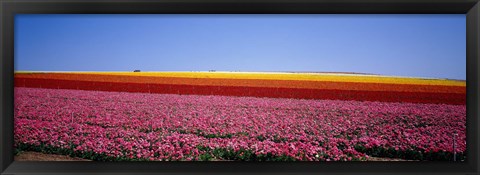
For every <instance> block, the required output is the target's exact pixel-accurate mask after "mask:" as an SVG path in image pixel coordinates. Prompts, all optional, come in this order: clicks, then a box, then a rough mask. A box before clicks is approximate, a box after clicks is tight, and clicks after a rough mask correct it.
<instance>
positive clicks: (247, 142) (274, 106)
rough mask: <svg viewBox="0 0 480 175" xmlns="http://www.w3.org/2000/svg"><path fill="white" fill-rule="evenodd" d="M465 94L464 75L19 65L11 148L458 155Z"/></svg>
mask: <svg viewBox="0 0 480 175" xmlns="http://www.w3.org/2000/svg"><path fill="white" fill-rule="evenodd" d="M465 104H466V87H465V81H457V80H442V79H421V78H408V77H389V76H375V75H355V74H317V73H227V72H150V73H149V72H146V73H144V72H135V73H133V72H132V73H127V72H58V73H52V72H50V73H41V72H18V73H16V74H15V111H14V112H15V147H16V149H17V150H18V151H36V152H43V153H50V154H63V155H69V156H71V157H77V158H84V159H90V160H99V161H131V160H144V161H176V160H181V161H190V160H241V161H292V160H298V161H357V160H358V161H362V160H369V158H370V157H384V158H399V159H404V160H432V161H451V160H453V157H454V156H453V154H454V153H455V154H456V159H457V161H459V160H465V159H466V155H465V151H466V133H465V132H466V128H465V127H466V106H465ZM453 145H455V146H453ZM454 147H455V148H454Z"/></svg>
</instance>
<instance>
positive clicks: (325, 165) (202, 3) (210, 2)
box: [0, 0, 480, 175]
mask: <svg viewBox="0 0 480 175" xmlns="http://www.w3.org/2000/svg"><path fill="white" fill-rule="evenodd" d="M0 12H1V23H0V25H1V32H2V34H1V38H0V40H1V48H0V53H1V62H0V64H1V68H0V79H1V86H0V98H1V100H2V101H1V105H0V113H1V119H0V128H1V130H0V172H1V174H320V173H321V174H462V175H466V174H468V175H473V174H479V172H480V170H479V161H478V159H479V153H480V150H479V148H480V147H479V143H478V141H479V139H480V137H479V135H478V128H480V122H479V120H478V117H479V103H478V102H479V94H478V91H479V81H478V75H479V68H480V66H479V61H478V60H479V58H480V57H479V49H480V36H479V32H480V3H479V0H437V1H428V0H248V1H237V0H117V1H111V0H98V1H91V0H62V1H59V0H0ZM63 13H64V14H332V13H333V14H465V15H466V22H467V26H466V28H467V31H466V33H467V36H466V37H467V48H466V51H467V52H466V53H467V58H466V59H467V65H466V66H467V67H466V68H467V69H466V70H467V98H466V99H467V151H466V152H467V160H466V161H465V162H436V161H433V162H19V161H14V160H13V80H14V78H13V77H14V76H13V75H14V65H13V63H14V61H13V60H14V15H15V14H63Z"/></svg>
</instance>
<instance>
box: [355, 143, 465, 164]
mask: <svg viewBox="0 0 480 175" xmlns="http://www.w3.org/2000/svg"><path fill="white" fill-rule="evenodd" d="M355 150H357V151H358V152H362V153H365V154H367V155H370V156H374V157H388V158H400V159H407V160H435V161H453V153H451V152H446V151H438V152H433V151H428V152H427V151H425V150H422V149H419V148H413V149H409V150H395V149H394V148H384V147H373V148H366V147H365V146H363V145H362V144H357V145H355ZM456 157H457V161H462V160H465V159H466V155H465V153H457V154H456Z"/></svg>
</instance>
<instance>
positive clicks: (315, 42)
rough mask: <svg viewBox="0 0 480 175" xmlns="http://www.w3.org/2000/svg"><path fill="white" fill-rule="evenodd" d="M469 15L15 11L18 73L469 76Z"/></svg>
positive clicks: (454, 77) (453, 77)
mask: <svg viewBox="0 0 480 175" xmlns="http://www.w3.org/2000/svg"><path fill="white" fill-rule="evenodd" d="M465 27H466V21H465V15H463V14H459V15H322V14H318V15H39V14H34V15H33V14H32V15H29V14H21V15H16V16H15V70H17V71H19V70H30V71H133V70H135V69H140V70H142V71H207V70H219V71H321V72H361V73H374V74H383V75H396V76H415V77H434V78H452V79H466V28H465Z"/></svg>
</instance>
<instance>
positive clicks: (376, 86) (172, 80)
mask: <svg viewBox="0 0 480 175" xmlns="http://www.w3.org/2000/svg"><path fill="white" fill-rule="evenodd" d="M135 75H137V76H135ZM140 75H141V74H140ZM15 78H16V79H17V80H18V81H16V83H18V84H19V85H18V86H19V87H22V86H25V85H24V84H25V81H26V79H42V80H46V79H47V80H71V81H93V82H110V83H138V84H176V85H195V86H227V87H228V86H241V87H265V88H298V89H330V90H332V89H337V90H357V91H395V92H431V93H462V94H465V93H466V88H465V86H458V85H456V86H452V85H424V84H392V83H386V82H382V81H379V82H375V83H371V82H370V83H369V82H348V81H347V82H342V81H339V82H338V81H337V82H336V81H312V80H300V81H299V80H283V79H281V77H279V79H235V78H187V77H162V76H138V74H137V73H132V74H131V75H109V74H78V73H30V74H16V75H15ZM358 78H359V79H361V77H358ZM53 83H58V81H55V82H53Z"/></svg>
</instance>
